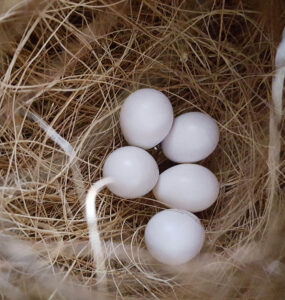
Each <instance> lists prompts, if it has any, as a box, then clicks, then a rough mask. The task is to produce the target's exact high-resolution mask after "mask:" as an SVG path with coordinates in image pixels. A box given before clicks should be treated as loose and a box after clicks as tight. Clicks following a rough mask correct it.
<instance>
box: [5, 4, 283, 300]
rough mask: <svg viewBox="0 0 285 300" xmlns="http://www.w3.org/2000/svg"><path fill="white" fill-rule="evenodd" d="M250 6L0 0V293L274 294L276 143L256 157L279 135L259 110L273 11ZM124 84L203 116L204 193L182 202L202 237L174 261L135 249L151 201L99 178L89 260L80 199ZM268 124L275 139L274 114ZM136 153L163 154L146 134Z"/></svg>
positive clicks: (114, 126)
mask: <svg viewBox="0 0 285 300" xmlns="http://www.w3.org/2000/svg"><path fill="white" fill-rule="evenodd" d="M256 4H257V3H256V1H231V2H230V3H227V2H225V1H215V2H214V3H213V2H212V1H198V0H197V1H184V2H183V1H148V0H147V1H143V2H141V1H129V2H128V1H118V2H111V1H98V2H94V3H93V2H90V1H81V2H80V3H79V2H78V1H16V0H14V1H6V0H5V1H4V2H3V5H2V7H0V14H1V15H0V78H1V82H0V93H1V94H0V97H1V100H0V101H1V108H0V132H1V133H0V139H1V143H0V166H1V167H0V180H1V189H0V195H1V212H0V213H1V233H0V239H1V240H0V245H1V246H0V253H1V260H2V262H3V265H4V266H5V267H3V268H1V270H0V271H1V273H2V274H3V276H2V277H3V289H2V288H1V295H3V296H6V297H8V298H9V297H10V298H12V299H18V298H19V299H24V297H26V298H28V299H31V298H32V297H35V298H36V297H39V296H40V297H42V298H43V299H48V298H49V297H51V298H52V297H55V299H60V297H62V298H63V299H79V298H81V299H94V296H96V297H98V299H105V298H106V299H114V298H115V297H117V298H120V299H121V298H122V299H153V298H154V299H174V298H175V297H177V298H178V299H231V298H237V299H249V298H252V299H270V298H272V299H279V298H278V297H281V296H282V295H284V288H283V284H282V279H284V274H285V272H284V265H283V262H282V259H283V261H284V254H282V251H281V250H282V247H283V246H284V242H283V239H280V238H279V237H280V234H282V232H283V231H284V224H283V219H284V217H283V216H282V214H283V212H284V195H283V194H282V193H281V191H282V188H283V187H284V178H285V177H284V151H282V150H284V149H283V148H282V147H284V143H283V144H282V141H283V140H281V158H280V164H278V166H277V167H276V168H274V170H273V169H272V168H271V165H270V163H267V161H268V149H270V148H269V147H268V145H269V141H270V139H271V141H273V145H277V144H278V142H280V141H279V140H278V135H277V136H275V137H272V136H270V131H269V119H270V113H271V114H272V111H273V110H274V109H273V106H272V104H271V97H272V96H271V95H272V92H271V78H272V75H273V71H274V56H275V52H276V46H277V45H278V43H279V41H280V39H281V32H282V28H283V26H284V20H285V18H284V13H283V15H282V11H285V10H284V4H283V3H282V2H281V1H280V2H278V1H277V2H276V6H274V7H270V8H268V7H267V6H266V5H267V4H265V5H264V6H262V5H260V4H258V5H256ZM268 16H270V17H268ZM138 88H154V89H157V90H159V91H161V92H163V93H164V94H165V95H166V96H167V97H168V98H169V99H170V101H171V103H172V106H173V109H174V114H175V116H177V115H180V114H182V113H185V112H189V111H200V112H205V113H208V114H209V115H210V116H212V117H213V118H214V119H215V120H217V123H218V126H219V129H220V141H219V145H218V147H217V149H216V150H215V151H214V153H213V154H211V155H210V156H209V157H208V158H206V159H205V160H203V161H201V162H200V164H201V165H203V166H205V167H207V168H209V169H210V170H211V171H212V172H213V173H215V175H216V176H217V178H218V180H219V182H220V183H221V189H220V194H219V197H218V200H217V201H216V203H215V204H214V205H212V206H211V207H210V208H209V209H207V210H206V211H204V212H201V213H198V214H197V216H198V217H199V218H200V219H201V222H202V224H203V225H204V226H205V230H206V241H205V245H204V247H203V249H202V253H201V255H199V256H198V257H197V258H195V259H194V260H192V261H190V262H189V263H188V264H186V265H184V266H182V267H179V268H176V267H170V266H164V265H161V264H159V263H158V262H156V261H155V260H153V259H152V258H151V257H150V255H149V254H148V252H147V251H146V248H145V244H144V240H143V236H144V228H145V225H146V224H147V222H148V220H149V219H150V218H151V216H153V215H154V214H155V213H157V212H159V211H161V210H162V209H164V208H165V207H164V206H163V205H162V204H161V203H159V202H158V201H156V200H155V198H154V196H153V194H152V193H149V194H148V195H146V196H145V197H143V198H139V199H137V198H136V199H121V198H119V197H116V196H114V195H113V194H112V193H111V192H109V191H108V190H107V189H104V190H102V191H101V192H100V193H99V194H98V197H97V200H96V215H97V233H98V237H99V239H98V241H99V242H100V244H101V248H100V249H101V252H100V253H99V254H100V255H102V256H100V257H102V261H104V264H103V265H96V264H94V257H93V255H92V253H91V251H90V246H89V236H88V226H87V224H86V220H85V215H84V201H85V196H86V193H87V191H88V188H89V187H90V186H91V184H92V183H94V182H96V181H97V180H99V179H100V178H101V177H102V168H103V164H104V160H105V158H106V157H107V155H108V154H109V153H111V152H112V151H113V150H115V149H117V148H119V147H122V146H125V145H126V142H125V141H124V139H123V136H122V134H121V131H120V126H119V111H120V108H121V105H122V103H123V101H124V99H125V98H126V97H127V96H128V95H129V94H130V93H131V92H133V91H135V90H136V89H138ZM278 130H279V133H281V137H282V136H284V135H283V134H284V126H283V123H282V122H281V123H280V126H279V127H278ZM274 143H275V144H274ZM59 145H61V146H59ZM149 152H150V153H151V154H152V155H153V156H154V158H155V159H156V161H157V162H158V164H159V167H160V169H161V171H162V170H165V169H166V168H168V167H170V166H171V165H172V163H171V162H169V161H168V160H167V159H166V158H165V156H163V154H162V151H161V150H160V148H159V147H158V148H156V149H150V150H149ZM276 170H277V171H276ZM275 171H276V172H277V173H276V172H275ZM276 174H277V175H276ZM99 242H98V243H99ZM99 254H98V255H99ZM97 261H98V260H97ZM47 279H48V280H47ZM79 296H80V297H79Z"/></svg>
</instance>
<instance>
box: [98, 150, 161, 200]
mask: <svg viewBox="0 0 285 300" xmlns="http://www.w3.org/2000/svg"><path fill="white" fill-rule="evenodd" d="M103 176H104V177H108V178H111V179H112V180H113V182H112V183H110V184H108V188H109V189H110V191H111V192H113V193H114V194H115V195H117V196H119V197H123V198H129V199H133V198H138V197H142V196H144V195H145V194H147V193H148V192H150V191H151V190H152V189H153V187H154V186H155V184H156V183H157V180H158V177H159V170H158V166H157V163H156V161H155V160H154V158H153V157H152V156H151V155H150V154H149V153H148V152H147V151H145V150H143V149H141V148H138V147H134V146H127V147H122V148H118V149H117V150H115V151H113V152H112V153H111V154H110V155H109V156H108V157H107V158H106V161H105V163H104V166H103Z"/></svg>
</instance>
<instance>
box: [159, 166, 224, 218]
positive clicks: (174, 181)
mask: <svg viewBox="0 0 285 300" xmlns="http://www.w3.org/2000/svg"><path fill="white" fill-rule="evenodd" d="M153 193H154V195H155V197H156V199H157V200H159V201H161V202H162V203H164V204H165V205H166V206H168V207H172V208H178V209H185V210H189V211H191V212H199V211H202V210H205V209H207V208H208V207H210V206H211V205H212V204H213V203H214V202H215V201H216V199H217V197H218V195H219V182H218V180H217V177H216V176H215V175H214V174H213V173H212V172H211V171H210V170H209V169H207V168H205V167H203V166H200V165H196V164H180V165H176V166H174V167H171V168H169V169H167V170H166V171H164V172H163V173H161V174H160V176H159V179H158V182H157V184H156V186H155V187H154V189H153Z"/></svg>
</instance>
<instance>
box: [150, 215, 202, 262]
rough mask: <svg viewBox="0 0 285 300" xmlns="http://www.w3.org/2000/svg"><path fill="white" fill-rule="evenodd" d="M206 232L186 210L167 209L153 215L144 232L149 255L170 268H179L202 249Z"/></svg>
mask: <svg viewBox="0 0 285 300" xmlns="http://www.w3.org/2000/svg"><path fill="white" fill-rule="evenodd" d="M204 239H205V230H204V228H203V226H202V225H201V223H200V221H199V219H198V218H197V217H196V216H195V215H193V214H192V213H190V212H187V211H184V210H175V209H166V210H163V211H161V212H159V213H158V214H156V215H154V216H153V217H152V218H151V219H150V221H149V222H148V224H147V226H146V230H145V243H146V246H147V249H148V250H149V252H150V254H151V255H152V256H153V257H154V258H155V259H156V260H158V261H159V262H161V263H163V264H167V265H180V264H184V263H186V262H188V261H189V260H190V259H192V258H193V257H195V256H196V255H197V254H198V253H199V252H200V250H201V248H202V246H203V243H204Z"/></svg>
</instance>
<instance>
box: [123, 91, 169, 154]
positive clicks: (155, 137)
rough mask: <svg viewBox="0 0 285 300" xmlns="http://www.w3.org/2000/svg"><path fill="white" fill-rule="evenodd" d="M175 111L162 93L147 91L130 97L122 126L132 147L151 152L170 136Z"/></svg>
mask: <svg viewBox="0 0 285 300" xmlns="http://www.w3.org/2000/svg"><path fill="white" fill-rule="evenodd" d="M172 123H173V109H172V106H171V103H170V101H169V100H168V98H167V97H166V96H165V95H164V94H163V93H161V92H159V91H157V90H155V89H150V88H145V89H139V90H137V91H135V92H133V93H132V94H130V95H129V96H128V97H127V98H126V100H125V102H124V103H123V106H122V109H121V113H120V126H121V130H122V133H123V135H124V138H125V139H126V141H127V142H128V144H129V145H132V146H137V147H141V148H144V149H150V148H152V147H154V146H156V145H157V144H159V143H160V142H161V141H162V140H163V139H164V138H165V137H166V136H167V134H168V133H169V131H170V129H171V126H172Z"/></svg>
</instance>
